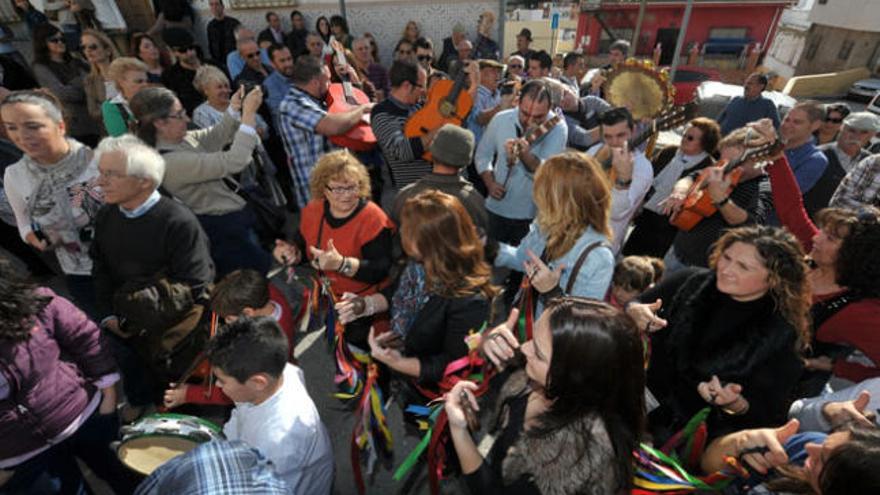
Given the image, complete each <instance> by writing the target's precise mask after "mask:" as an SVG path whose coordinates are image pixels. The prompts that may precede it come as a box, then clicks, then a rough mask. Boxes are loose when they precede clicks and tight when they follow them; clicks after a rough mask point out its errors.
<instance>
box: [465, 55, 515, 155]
mask: <svg viewBox="0 0 880 495" xmlns="http://www.w3.org/2000/svg"><path fill="white" fill-rule="evenodd" d="M478 63H479V66H480V85H479V86H478V87H477V97H476V100H475V101H474V106H473V108H472V109H471V113H470V115H469V116H468V119H467V128H468V129H469V130H470V131H471V132H473V133H474V142H476V143H479V142H480V138H481V137H482V135H483V130H484V129H485V128H486V126H487V125H489V122H490V121H491V120H492V117H494V116H495V114H497V113H498V112H501V111H503V110H507V109H508V108H512V107H513V95H512V94H511V95H506V96H504V97H502V96H501V94H500V93H499V92H498V81H499V79H500V78H501V71H502V70H504V65H502V64H501V63H499V62H496V61H494V60H480V61H479V62H478Z"/></svg>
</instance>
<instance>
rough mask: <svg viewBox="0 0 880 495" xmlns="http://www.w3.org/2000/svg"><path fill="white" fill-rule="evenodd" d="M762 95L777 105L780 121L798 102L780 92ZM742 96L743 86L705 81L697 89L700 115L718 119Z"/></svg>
mask: <svg viewBox="0 0 880 495" xmlns="http://www.w3.org/2000/svg"><path fill="white" fill-rule="evenodd" d="M762 94H763V96H764V97H765V98H769V99H770V100H771V101H773V103H774V104H776V109H777V110H778V111H779V118H780V119H781V118H783V117H785V114H787V113H788V111H789V110H791V108H792V107H793V106H794V105H795V104H796V103H797V100H795V99H794V98H792V97H791V96H788V95H787V94H783V93H780V92H779V91H764V93H762ZM742 95H743V87H742V86H739V85H736V84H726V83H723V82H718V81H705V82H703V83H701V84H700V86H699V87H697V97H696V100H697V105H698V106H699V113H700V115H702V116H704V117H709V118H711V119H718V116H719V115H721V111H722V110H724V107H726V106H727V103H728V102H729V101H730V100H731V99H733V97H735V96H742Z"/></svg>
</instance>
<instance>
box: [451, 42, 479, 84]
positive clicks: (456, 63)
mask: <svg viewBox="0 0 880 495" xmlns="http://www.w3.org/2000/svg"><path fill="white" fill-rule="evenodd" d="M456 48H457V49H458V58H457V59H455V60H452V61H450V62H449V77H451V78H453V79H455V77H456V76H458V73H459V72H461V71H462V70H464V68H465V67H467V64H468V62H470V61H471V60H472V59H471V56H472V55H473V53H474V44H473V43H471V42H470V40H462V41H461V43H459V44H458V46H456Z"/></svg>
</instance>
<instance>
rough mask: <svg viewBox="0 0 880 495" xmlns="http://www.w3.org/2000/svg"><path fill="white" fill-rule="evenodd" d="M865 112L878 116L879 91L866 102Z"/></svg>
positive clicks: (879, 104)
mask: <svg viewBox="0 0 880 495" xmlns="http://www.w3.org/2000/svg"><path fill="white" fill-rule="evenodd" d="M865 110H867V111H869V112H873V113H875V114H877V115H880V91H877V92H876V93H874V97H873V98H871V101H869V102H868V105H867V106H866V107H865Z"/></svg>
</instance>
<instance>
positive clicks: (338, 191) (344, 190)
mask: <svg viewBox="0 0 880 495" xmlns="http://www.w3.org/2000/svg"><path fill="white" fill-rule="evenodd" d="M359 189H360V188H359V187H358V186H337V187H330V186H327V190H328V191H330V193H332V194H335V195H337V196H343V195H346V194H354V193H356V192H358V190H359Z"/></svg>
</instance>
